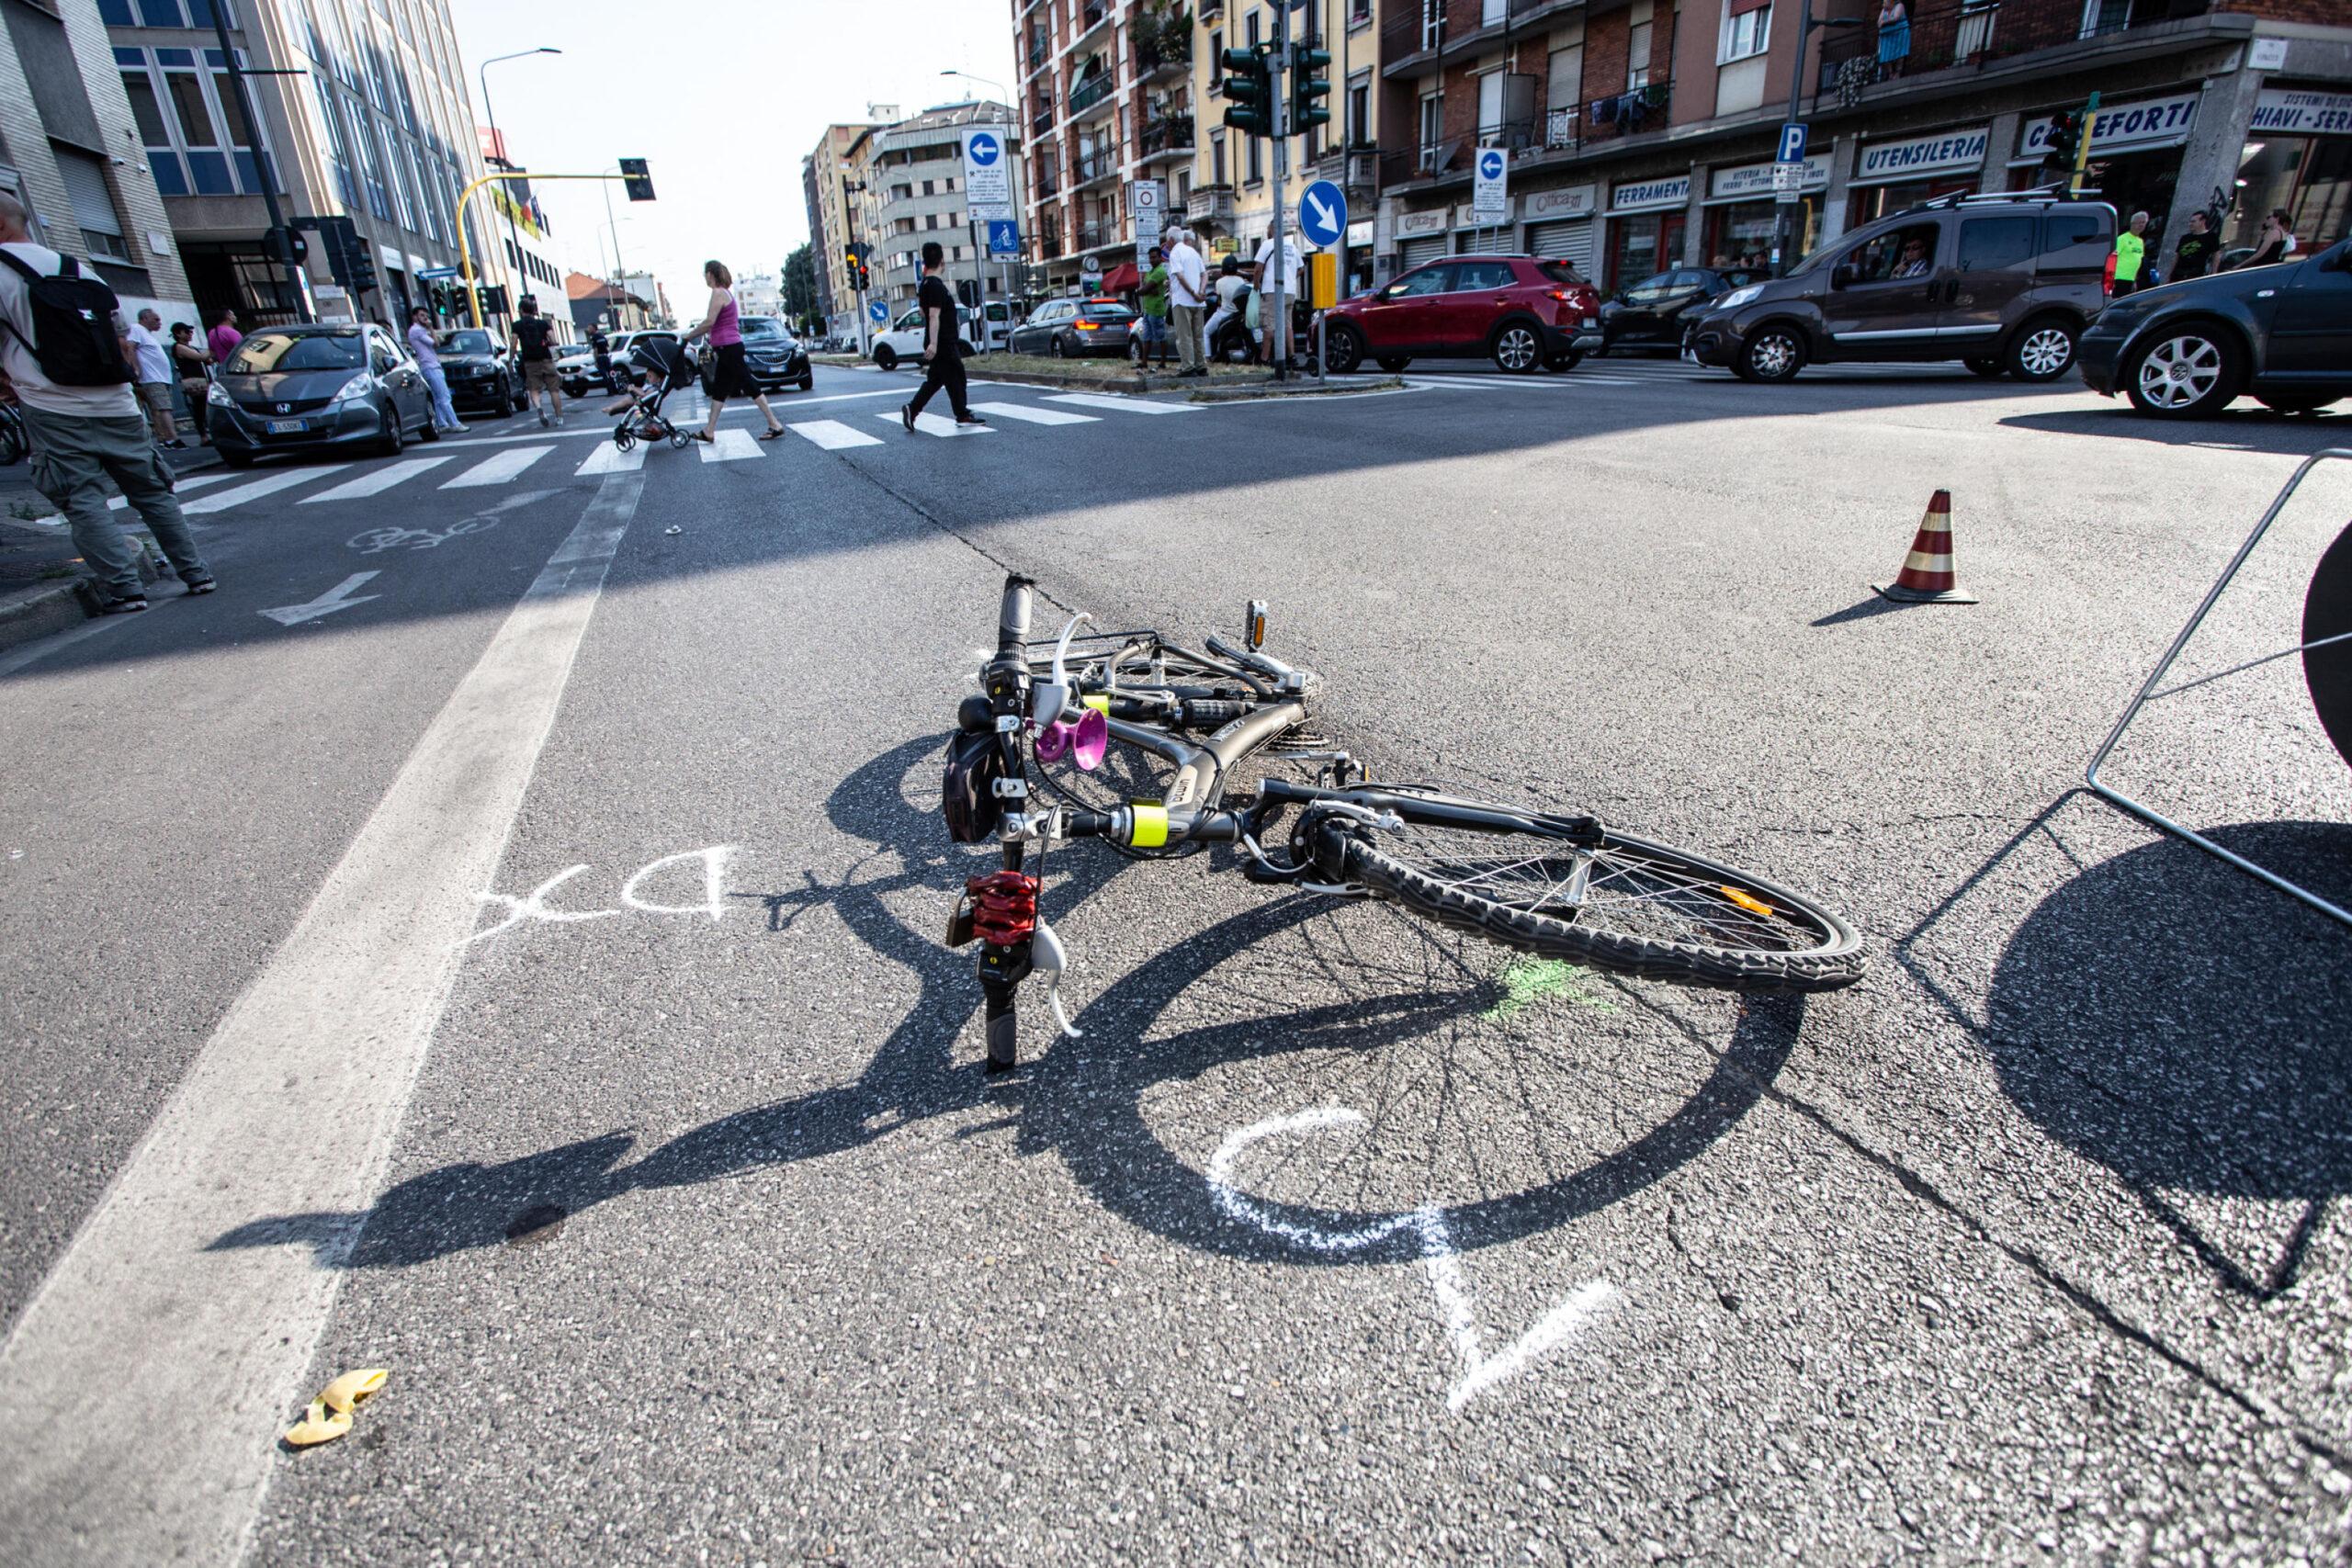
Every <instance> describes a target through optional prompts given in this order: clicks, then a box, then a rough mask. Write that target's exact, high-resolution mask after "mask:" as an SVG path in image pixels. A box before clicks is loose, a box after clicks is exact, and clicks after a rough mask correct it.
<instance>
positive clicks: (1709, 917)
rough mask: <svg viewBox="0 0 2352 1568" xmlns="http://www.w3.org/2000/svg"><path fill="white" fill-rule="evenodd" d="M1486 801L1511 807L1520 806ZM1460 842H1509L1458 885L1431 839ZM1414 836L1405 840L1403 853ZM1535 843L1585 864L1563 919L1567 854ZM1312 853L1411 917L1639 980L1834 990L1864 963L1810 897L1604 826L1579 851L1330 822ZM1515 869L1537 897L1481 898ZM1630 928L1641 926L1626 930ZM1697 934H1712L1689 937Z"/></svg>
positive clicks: (1548, 837)
mask: <svg viewBox="0 0 2352 1568" xmlns="http://www.w3.org/2000/svg"><path fill="white" fill-rule="evenodd" d="M1374 787H1375V788H1381V789H1391V788H1393V786H1389V785H1375V786H1374ZM1451 798H1460V797H1458V796H1456V797H1451ZM1494 809H1496V810H1498V811H1505V812H1510V813H1513V814H1516V815H1520V816H1522V817H1523V816H1524V815H1525V808H1524V807H1515V806H1502V805H1496V806H1495V807H1494ZM1384 840H1385V842H1384ZM1415 840H1419V844H1418V846H1416V847H1414V848H1408V845H1412V844H1414V841H1415ZM1458 840H1479V841H1480V842H1481V844H1482V845H1483V844H1487V843H1515V844H1516V845H1517V846H1518V847H1517V848H1510V849H1505V850H1503V851H1502V852H1499V853H1497V854H1494V855H1492V856H1491V857H1489V858H1490V859H1491V860H1492V861H1493V862H1494V863H1495V867H1496V868H1497V869H1489V870H1486V871H1475V872H1474V874H1472V875H1471V876H1470V877H1469V878H1468V880H1469V881H1476V882H1486V883H1487V884H1488V886H1487V890H1485V891H1475V892H1474V891H1472V890H1471V889H1470V888H1469V887H1468V886H1466V885H1465V879H1464V876H1463V875H1462V873H1463V872H1464V871H1472V870H1474V868H1475V867H1476V865H1477V864H1478V861H1477V860H1476V858H1475V857H1469V856H1451V857H1450V856H1448V855H1447V854H1446V853H1445V852H1443V851H1442V849H1437V848H1434V847H1433V846H1435V845H1437V844H1439V843H1442V842H1444V841H1458ZM1543 843H1556V844H1560V845H1563V846H1569V847H1572V848H1573V849H1574V850H1575V851H1576V852H1580V853H1584V854H1588V855H1589V863H1590V866H1591V867H1593V868H1598V869H1589V870H1588V873H1587V875H1588V878H1589V885H1588V886H1587V888H1586V889H1585V891H1584V893H1583V894H1582V895H1581V897H1580V901H1579V902H1578V904H1577V907H1576V909H1575V911H1574V916H1573V918H1570V919H1564V918H1562V917H1561V916H1560V915H1557V914H1554V913H1550V912H1548V911H1547V909H1546V908H1545V905H1546V904H1548V903H1550V901H1551V897H1552V895H1553V894H1555V893H1556V892H1557V891H1558V890H1559V889H1560V887H1561V886H1562V885H1563V884H1564V883H1565V882H1566V875H1559V876H1555V875H1553V874H1551V873H1552V870H1553V869H1555V868H1557V869H1561V870H1563V871H1565V870H1566V868H1567V867H1568V866H1570V865H1571V864H1572V863H1573V859H1574V857H1573V856H1572V855H1571V856H1564V857H1562V858H1560V859H1558V860H1547V859H1546V857H1545V856H1544V854H1543V852H1542V851H1541V849H1540V845H1541V844H1543ZM1391 845H1393V846H1394V847H1389V846H1391ZM1314 852H1315V858H1316V862H1317V866H1318V868H1319V869H1320V870H1321V871H1322V872H1323V874H1325V875H1326V876H1329V877H1330V878H1331V879H1332V880H1334V881H1338V882H1354V883H1358V884H1361V885H1362V886H1364V887H1366V888H1368V889H1370V890H1371V891H1372V892H1374V893H1375V894H1377V895H1379V896H1380V897H1385V898H1389V899H1393V900H1394V901H1395V902H1396V903H1397V904H1399V905H1401V906H1402V907H1403V908H1406V909H1407V910H1408V911H1410V912H1411V913H1413V914H1415V915H1418V916H1419V917H1420V918H1421V919H1427V920H1432V921H1435V922H1436V923H1438V924H1440V925H1444V926H1450V927H1452V928H1453V929H1454V930H1456V931H1466V932H1468V933H1470V934H1472V935H1474V936H1481V937H1484V938H1486V939H1487V940H1488V941H1490V942H1498V943H1500V944H1502V945H1503V946H1506V947H1511V948H1516V949H1518V950H1519V951H1521V952H1522V953H1533V954H1535V955H1536V956H1538V957H1542V958H1554V959H1559V960H1562V961H1564V962H1566V963H1570V964H1583V965H1586V966H1588V967H1590V968H1595V969H1606V970H1610V971H1612V972H1614V973H1617V974H1621V975H1631V976H1636V977H1638V978H1642V979H1651V980H1671V981H1676V982H1679V983H1680V984H1683V985H1691V986H1705V987H1714V988H1717V989H1723V990H1734V991H1784V992H1794V991H1834V990H1838V989H1840V988H1842V987H1847V986H1850V985H1852V984H1853V983H1854V982H1855V981H1857V980H1860V978H1861V977H1862V972H1863V969H1864V966H1865V964H1864V956H1863V953H1862V947H1861V938H1860V936H1859V935H1858V934H1857V933H1856V932H1855V931H1854V929H1853V927H1851V926H1850V925H1849V924H1848V923H1847V922H1846V921H1845V919H1843V918H1842V917H1840V916H1838V915H1837V914H1835V913H1833V912H1832V911H1830V910H1828V909H1826V908H1822V907H1821V906H1820V905H1819V904H1816V903H1815V902H1814V901H1813V900H1812V899H1809V898H1806V897H1803V896H1802V895H1800V894H1796V893H1793V892H1791V891H1790V890H1789V889H1787V888H1785V887H1782V886H1779V885H1778V884H1776V883H1772V882H1768V881H1766V880H1765V879H1764V878H1762V877H1759V876H1757V875H1755V874H1752V873H1748V872H1744V871H1739V870H1736V869H1734V868H1732V867H1730V866H1726V865H1723V864H1721V863H1717V862H1714V861H1712V860H1709V859H1707V858H1706V857H1704V856H1702V855H1695V854H1691V853H1690V852H1688V851H1684V850H1678V849H1675V848H1673V847H1672V846H1670V845H1666V844H1658V843H1653V842H1651V841H1650V840H1646V839H1637V838H1634V837H1631V836H1629V835H1626V834H1622V833H1616V832H1611V831H1608V830H1606V829H1604V830H1603V832H1602V835H1601V838H1600V842H1599V843H1598V844H1592V845H1588V844H1584V843H1579V842H1576V841H1575V840H1571V839H1570V837H1569V835H1568V834H1567V833H1566V831H1561V832H1556V833H1546V832H1541V831H1529V830H1526V829H1516V830H1509V831H1499V832H1487V831H1483V830H1478V831H1473V830H1471V829H1461V828H1445V827H1431V826H1428V825H1420V824H1408V827H1407V829H1406V830H1405V832H1404V833H1401V834H1400V833H1397V832H1396V831H1394V830H1391V829H1364V828H1363V827H1362V826H1361V825H1360V824H1358V823H1356V822H1354V821H1352V820H1350V819H1346V818H1337V817H1332V818H1325V819H1324V820H1323V821H1322V822H1320V823H1318V824H1317V826H1316V828H1315V830H1314ZM1514 856H1516V857H1518V858H1517V859H1516V860H1513V859H1512V858H1511V857H1514ZM1417 859H1419V860H1423V861H1427V862H1428V863H1427V864H1426V865H1424V864H1419V863H1416V860H1417ZM1529 866H1534V867H1536V868H1537V869H1536V871H1535V872H1534V873H1533V874H1532V875H1529V876H1526V877H1523V878H1521V881H1522V883H1523V885H1524V886H1528V887H1530V888H1532V887H1535V886H1538V885H1539V883H1541V884H1542V885H1543V886H1544V889H1545V891H1544V893H1543V894H1541V895H1539V896H1537V897H1532V898H1529V897H1521V898H1520V899H1518V900H1517V901H1513V900H1512V899H1511V898H1510V897H1492V896H1490V894H1491V893H1493V892H1496V891H1500V890H1501V884H1500V882H1499V881H1497V880H1494V879H1496V878H1498V877H1499V876H1500V875H1502V874H1504V873H1506V872H1511V871H1519V870H1521V869H1523V868H1525V867H1529ZM1612 924H1615V925H1622V926H1624V927H1627V928H1629V929H1611V925H1612ZM1643 924H1646V925H1648V926H1649V927H1651V928H1652V929H1651V930H1647V931H1644V930H1639V929H1631V928H1634V927H1637V926H1639V925H1643ZM1676 931H1684V932H1687V933H1688V934H1686V935H1676V934H1674V933H1675V932H1676ZM1710 933H1712V934H1713V936H1714V938H1715V940H1713V941H1708V940H1702V938H1703V937H1704V936H1706V935H1708V934H1710ZM1735 937H1736V938H1737V939H1739V940H1731V939H1733V938H1735Z"/></svg>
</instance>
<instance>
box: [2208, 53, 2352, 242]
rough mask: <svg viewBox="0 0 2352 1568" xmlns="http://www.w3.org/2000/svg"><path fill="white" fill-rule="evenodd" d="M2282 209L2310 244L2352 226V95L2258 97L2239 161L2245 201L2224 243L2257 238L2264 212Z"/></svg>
mask: <svg viewBox="0 0 2352 1568" xmlns="http://www.w3.org/2000/svg"><path fill="white" fill-rule="evenodd" d="M2278 208H2284V209H2286V210H2287V220H2288V221H2287V227H2288V229H2289V231H2290V232H2292V233H2293V234H2294V236H2295V240H2296V243H2297V244H2298V245H2299V246H2300V247H2301V249H2302V250H2306V251H2313V250H2317V249H2319V248H2320V247H2321V246H2323V245H2327V244H2333V243H2335V241H2337V240H2340V239H2342V238H2343V237H2344V234H2345V231H2346V229H2347V228H2352V93H2331V92H2320V91H2317V90H2314V89H2312V88H2305V87H2266V88H2265V89H2263V91H2262V94H2261V96H2258V97H2257V98H2256V100H2255V106H2254V124H2253V128H2252V129H2251V130H2248V131H2247V132H2246V140H2245V152H2243V153H2242V154H2241V155H2240V157H2239V160H2238V204H2237V206H2236V207H2235V208H2234V209H2232V211H2231V213H2230V217H2229V221H2228V222H2227V223H2225V224H2223V225H2222V244H2223V245H2224V246H2230V245H2251V244H2253V243H2255V236H2256V231H2259V230H2260V229H2261V227H2262V218H2263V214H2265V213H2267V212H2269V211H2272V210H2273V209H2278Z"/></svg>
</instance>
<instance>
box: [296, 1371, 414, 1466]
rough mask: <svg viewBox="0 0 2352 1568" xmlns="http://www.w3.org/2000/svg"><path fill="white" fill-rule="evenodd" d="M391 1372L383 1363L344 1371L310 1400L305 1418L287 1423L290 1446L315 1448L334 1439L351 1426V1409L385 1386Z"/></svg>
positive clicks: (347, 1430) (303, 1414) (346, 1431)
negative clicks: (289, 1424)
mask: <svg viewBox="0 0 2352 1568" xmlns="http://www.w3.org/2000/svg"><path fill="white" fill-rule="evenodd" d="M389 1376H390V1373H389V1372H387V1371H385V1370H384V1369H383V1368H381V1367H362V1368H360V1369H359V1370H357V1371H349V1372H345V1373H344V1374H343V1375H342V1376H341V1377H339V1378H337V1379H335V1380H334V1382H331V1383H329V1384H327V1386H326V1387H324V1388H322V1389H321V1390H320V1391H319V1396H318V1397H317V1398H316V1399H314V1400H312V1401H311V1404H310V1408H308V1409H307V1410H305V1411H304V1412H303V1413H302V1419H300V1421H297V1422H295V1423H294V1425H292V1426H291V1427H288V1428H287V1429H286V1431H285V1433H284V1434H283V1437H284V1439H285V1443H286V1446H287V1447H288V1448H289V1449H309V1448H316V1447H317V1446H318V1445H319V1444H321V1443H331V1442H333V1441H334V1440H335V1439H336V1438H340V1437H343V1436H345V1434H347V1433H348V1432H349V1431H350V1430H351V1413H352V1412H353V1411H354V1410H356V1408H358V1406H359V1405H360V1404H361V1403H363V1402H364V1401H365V1400H366V1399H367V1398H368V1395H369V1394H372V1393H375V1392H376V1391H377V1390H378V1389H379V1388H382V1387H383V1386H384V1380H385V1379H386V1378H387V1377H389Z"/></svg>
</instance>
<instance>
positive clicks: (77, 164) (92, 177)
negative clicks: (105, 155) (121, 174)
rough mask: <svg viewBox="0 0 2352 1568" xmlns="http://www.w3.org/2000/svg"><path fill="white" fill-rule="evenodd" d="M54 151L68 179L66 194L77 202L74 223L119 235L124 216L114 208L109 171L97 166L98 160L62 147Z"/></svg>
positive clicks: (65, 179) (92, 229) (58, 168)
mask: <svg viewBox="0 0 2352 1568" xmlns="http://www.w3.org/2000/svg"><path fill="white" fill-rule="evenodd" d="M54 151H55V152H56V154H57V172H58V174H59V175H60V176H62V178H63V179H64V181H65V194H66V195H67V196H68V197H71V198H72V199H73V202H74V227H75V228H77V229H86V230H89V231H92V232H94V233H99V234H112V235H114V236H115V237H116V238H117V239H120V238H121V237H122V220H121V218H120V217H119V216H118V215H117V214H116V212H115V209H114V195H113V193H112V192H110V191H108V190H107V176H106V171H105V170H104V169H102V168H100V167H99V166H98V161H97V160H96V159H95V158H92V157H90V156H88V155H87V154H85V153H81V152H67V151H66V150H65V149H64V148H62V147H58V148H55V149H54Z"/></svg>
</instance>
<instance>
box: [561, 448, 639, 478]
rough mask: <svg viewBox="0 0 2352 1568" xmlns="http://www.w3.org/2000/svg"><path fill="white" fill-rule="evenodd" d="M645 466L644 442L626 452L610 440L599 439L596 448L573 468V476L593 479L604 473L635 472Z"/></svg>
mask: <svg viewBox="0 0 2352 1568" xmlns="http://www.w3.org/2000/svg"><path fill="white" fill-rule="evenodd" d="M643 467H645V446H644V444H643V443H642V442H640V443H639V444H638V445H636V446H631V447H630V448H629V449H628V451H626V452H624V451H622V450H621V449H620V448H619V447H617V446H614V445H613V444H612V443H611V442H609V441H599V442H597V443H596V449H595V450H594V452H591V453H589V454H588V456H587V457H586V458H585V459H584V460H583V461H582V463H581V465H580V466H579V467H578V468H574V469H572V470H571V477H572V478H574V479H595V478H597V477H599V476H600V475H604V474H633V473H635V472H637V470H638V469H639V468H643Z"/></svg>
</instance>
